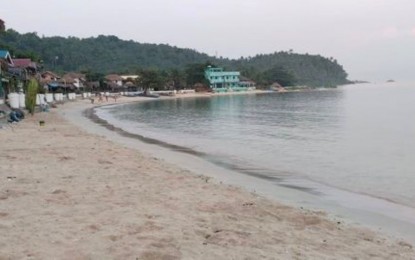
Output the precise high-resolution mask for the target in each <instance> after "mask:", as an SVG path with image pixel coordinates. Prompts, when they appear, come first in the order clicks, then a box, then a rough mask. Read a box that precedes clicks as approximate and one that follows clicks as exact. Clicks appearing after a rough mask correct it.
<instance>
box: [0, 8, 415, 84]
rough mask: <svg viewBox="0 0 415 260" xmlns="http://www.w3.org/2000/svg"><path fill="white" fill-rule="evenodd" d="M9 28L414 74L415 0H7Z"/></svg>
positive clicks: (370, 73)
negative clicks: (293, 56) (300, 57)
mask: <svg viewBox="0 0 415 260" xmlns="http://www.w3.org/2000/svg"><path fill="white" fill-rule="evenodd" d="M1 2H2V3H1V7H0V18H1V19H3V20H4V21H5V22H6V27H7V28H13V29H15V30H17V31H18V32H20V33H25V32H37V33H38V35H39V36H42V35H44V36H55V35H59V36H76V37H82V38H84V37H90V36H97V35H100V34H103V35H116V36H118V37H119V38H121V39H126V40H130V39H131V40H135V41H139V42H147V43H167V44H170V45H175V46H178V47H186V48H191V49H196V50H198V51H200V52H204V53H207V54H210V55H217V56H223V57H229V58H238V57H241V56H244V57H246V56H254V55H256V54H258V53H272V52H275V51H281V50H285V51H287V50H289V49H293V50H294V51H295V52H298V53H310V54H321V55H323V56H326V57H334V58H336V59H337V60H338V62H339V63H340V64H342V65H343V66H344V68H345V69H346V71H347V72H348V73H349V78H350V79H362V80H370V81H384V80H387V79H396V80H415V14H414V12H415V1H414V0H146V1H142V0H118V1H114V0H112V1H109V0H70V1H62V0H2V1H1Z"/></svg>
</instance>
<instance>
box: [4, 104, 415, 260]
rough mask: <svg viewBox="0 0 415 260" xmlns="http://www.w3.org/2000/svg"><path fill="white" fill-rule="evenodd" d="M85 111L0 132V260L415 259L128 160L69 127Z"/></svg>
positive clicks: (147, 160)
mask: <svg viewBox="0 0 415 260" xmlns="http://www.w3.org/2000/svg"><path fill="white" fill-rule="evenodd" d="M128 99H130V98H127V100H128ZM144 99H146V98H144ZM137 100H140V99H139V98H137V99H135V98H134V100H131V99H130V100H128V102H135V101H137ZM123 101H125V100H122V99H120V100H119V102H117V103H114V104H121V102H123ZM111 104H112V103H111ZM95 105H96V104H94V105H91V104H89V101H87V100H85V101H77V102H73V103H72V102H70V103H68V104H65V105H62V106H60V107H58V108H57V109H52V110H51V112H49V113H41V114H36V115H35V116H34V117H31V116H28V117H27V119H25V120H24V121H23V122H21V123H19V124H18V125H16V126H15V127H14V128H15V129H14V130H9V129H7V130H0V131H1V136H0V141H1V142H2V144H3V149H2V150H1V157H0V162H1V164H0V165H1V166H0V167H1V168H0V169H1V172H4V173H6V172H7V176H5V175H3V176H2V177H3V179H6V181H3V182H1V185H2V186H1V190H2V193H0V229H2V231H3V233H4V234H8V236H3V237H2V238H0V252H1V253H0V258H3V257H4V258H34V259H41V258H56V257H62V256H64V255H69V256H70V259H84V258H93V259H98V258H123V259H125V258H128V259H130V258H135V257H138V258H140V259H159V258H163V257H164V258H166V259H167V258H168V259H182V258H186V259H189V258H192V259H195V258H199V259H200V258H201V259H213V258H221V257H223V256H225V255H226V256H227V257H230V258H232V257H234V258H253V259H257V258H258V256H259V257H262V258H265V259H271V258H299V259H304V258H319V259H326V258H332V257H333V256H336V258H352V257H357V258H369V257H378V258H381V259H390V258H397V257H398V258H400V259H412V258H414V257H415V252H414V251H413V249H412V246H411V245H410V244H408V243H407V242H404V241H403V240H395V239H393V238H390V237H389V238H387V237H386V236H385V235H382V234H379V233H376V232H373V231H370V230H368V229H366V228H362V227H356V226H354V225H349V224H346V223H344V222H342V221H339V223H337V222H333V220H329V219H328V217H327V214H326V213H323V212H315V211H311V210H304V209H298V208H297V209H296V208H293V207H290V206H286V205H282V204H280V203H279V202H278V201H274V200H269V199H266V198H264V197H263V196H258V195H257V194H254V193H252V192H249V191H247V190H244V189H241V188H238V187H235V186H232V185H228V184H225V183H221V181H218V180H215V179H214V178H209V177H207V175H205V171H206V169H204V168H200V171H196V172H191V171H189V170H186V169H183V168H182V167H178V166H176V165H175V164H171V163H170V162H167V161H165V160H163V159H157V157H155V156H153V155H154V153H156V154H158V153H159V152H160V151H159V150H157V149H156V150H152V149H153V148H149V147H148V146H146V149H147V148H148V150H140V149H141V148H138V149H137V147H135V149H133V147H134V146H135V145H136V144H135V143H132V141H131V140H125V139H127V138H122V137H121V136H119V135H118V134H117V133H115V132H113V131H112V133H108V132H111V131H109V130H107V131H103V130H102V127H101V126H99V125H97V124H95V126H93V124H94V123H93V122H91V121H90V122H89V123H87V121H88V120H89V119H87V118H85V117H84V118H83V119H82V118H80V116H81V117H83V116H82V114H80V110H83V109H85V108H88V107H89V108H90V107H92V106H95ZM39 120H45V121H46V125H45V126H44V127H40V126H38V124H37V122H38V121H39ZM74 120H75V121H77V123H74V122H73V121H74ZM104 132H105V133H104ZM22 162H24V163H22ZM185 163H186V158H185ZM187 163H189V164H192V162H187ZM195 165H196V166H197V162H196V163H195ZM212 170H213V171H217V170H218V169H217V168H213V169H212ZM213 174H216V175H220V173H218V172H214V173H213ZM9 177H10V178H9ZM62 259H64V258H63V257H62Z"/></svg>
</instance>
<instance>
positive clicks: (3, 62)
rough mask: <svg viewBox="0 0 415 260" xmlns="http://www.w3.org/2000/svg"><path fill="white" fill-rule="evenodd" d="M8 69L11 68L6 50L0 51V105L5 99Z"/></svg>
mask: <svg viewBox="0 0 415 260" xmlns="http://www.w3.org/2000/svg"><path fill="white" fill-rule="evenodd" d="M10 67H13V60H12V57H11V56H10V53H9V52H8V51H6V50H0V104H4V101H5V99H6V85H7V84H8V83H9V80H8V69H9V68H10ZM6 74H7V75H6Z"/></svg>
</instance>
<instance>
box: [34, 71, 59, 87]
mask: <svg viewBox="0 0 415 260" xmlns="http://www.w3.org/2000/svg"><path fill="white" fill-rule="evenodd" d="M40 76H41V78H40V84H41V85H42V86H43V88H44V89H45V90H52V91H53V90H56V89H58V88H61V87H64V86H63V85H62V84H61V83H60V82H59V79H60V77H59V76H58V75H56V74H55V73H53V72H52V71H45V72H43V73H42V74H40Z"/></svg>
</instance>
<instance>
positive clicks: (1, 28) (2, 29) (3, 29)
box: [0, 19, 6, 32]
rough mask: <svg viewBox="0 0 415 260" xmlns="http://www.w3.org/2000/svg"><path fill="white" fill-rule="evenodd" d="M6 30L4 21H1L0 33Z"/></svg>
mask: <svg viewBox="0 0 415 260" xmlns="http://www.w3.org/2000/svg"><path fill="white" fill-rule="evenodd" d="M5 30H6V25H5V24H4V21H3V20H2V19H0V32H4V31H5Z"/></svg>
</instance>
